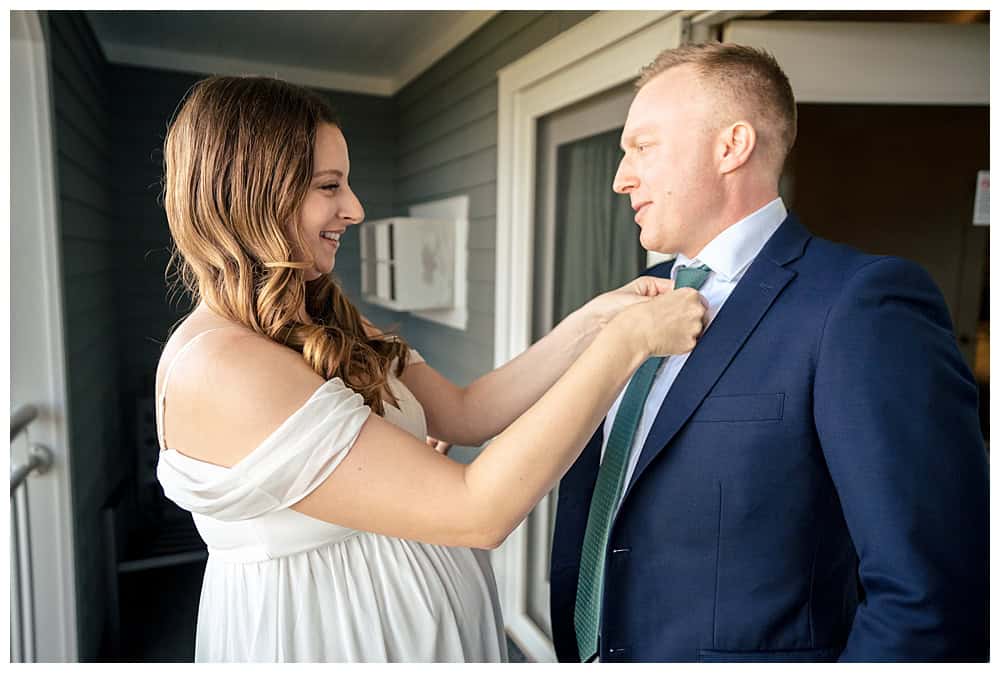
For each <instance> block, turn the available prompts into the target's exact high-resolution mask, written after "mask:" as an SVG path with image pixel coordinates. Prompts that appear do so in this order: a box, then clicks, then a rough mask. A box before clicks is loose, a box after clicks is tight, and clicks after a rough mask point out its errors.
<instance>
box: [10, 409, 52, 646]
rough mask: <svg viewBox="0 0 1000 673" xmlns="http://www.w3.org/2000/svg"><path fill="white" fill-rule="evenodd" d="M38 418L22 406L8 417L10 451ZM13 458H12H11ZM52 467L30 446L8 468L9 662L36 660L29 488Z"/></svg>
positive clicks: (47, 454)
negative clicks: (22, 458)
mask: <svg viewBox="0 0 1000 673" xmlns="http://www.w3.org/2000/svg"><path fill="white" fill-rule="evenodd" d="M36 418H38V409H37V407H35V406H34V405H30V404H28V405H25V406H23V407H20V408H18V409H16V410H15V411H14V412H13V413H12V414H11V415H10V441H11V447H12V448H13V446H14V440H15V439H17V438H18V437H19V436H20V435H21V434H22V433H23V432H24V431H25V429H27V427H28V426H29V425H30V424H31V422H32V421H34V420H35V419H36ZM12 457H13V456H12ZM51 466H52V452H51V451H50V450H49V449H47V448H46V447H44V446H42V445H41V444H37V443H34V442H29V448H28V462H27V463H25V464H24V465H18V466H17V467H15V466H14V465H13V461H12V464H11V468H10V565H11V567H10V598H11V600H10V660H11V661H12V662H18V663H21V662H31V661H34V660H35V610H34V584H33V583H32V577H31V528H30V524H29V517H28V485H27V483H25V482H26V480H27V478H28V476H29V475H31V473H32V472H36V473H38V474H44V473H45V472H47V471H48V469H49V468H50V467H51Z"/></svg>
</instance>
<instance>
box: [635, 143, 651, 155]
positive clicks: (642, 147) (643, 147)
mask: <svg viewBox="0 0 1000 673" xmlns="http://www.w3.org/2000/svg"><path fill="white" fill-rule="evenodd" d="M635 149H636V150H637V151H638V152H639V154H642V153H643V152H645V151H646V150H648V149H649V145H648V144H646V143H642V144H640V145H636V148H635Z"/></svg>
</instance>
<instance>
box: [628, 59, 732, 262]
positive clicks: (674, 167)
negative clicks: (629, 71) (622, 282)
mask: <svg viewBox="0 0 1000 673" xmlns="http://www.w3.org/2000/svg"><path fill="white" fill-rule="evenodd" d="M715 107H716V106H715V105H713V103H712V96H711V95H710V94H709V93H708V92H707V91H706V87H705V85H704V84H703V83H701V82H699V80H698V78H697V74H696V73H695V71H694V68H693V66H691V65H682V66H677V67H674V68H671V69H670V70H667V71H666V72H663V73H661V74H660V75H658V76H656V77H655V78H654V79H652V80H651V81H650V82H649V83H647V84H646V85H645V86H644V87H642V89H640V90H639V92H638V93H637V94H636V96H635V99H634V100H633V101H632V106H631V107H630V108H629V111H628V119H627V120H626V122H625V128H624V130H623V131H622V139H621V143H622V149H623V150H624V151H625V156H624V157H623V158H622V160H621V163H620V164H619V166H618V172H617V174H616V175H615V180H614V185H613V189H614V190H615V191H616V192H618V193H619V194H628V195H629V197H630V199H631V201H632V208H633V209H634V210H635V211H636V213H635V221H636V224H638V225H639V228H640V230H641V231H640V234H639V241H640V242H641V243H642V247H643V248H645V249H646V250H654V251H657V252H665V253H676V252H683V253H684V254H686V255H688V256H689V257H694V256H695V255H697V253H698V252H700V251H701V248H702V247H704V245H705V244H706V243H708V241H709V240H711V235H710V233H709V232H710V229H711V226H712V224H713V223H712V221H711V219H712V217H713V212H715V210H717V208H718V205H719V201H720V199H721V196H722V194H721V177H722V176H721V175H720V172H719V170H718V168H717V166H716V162H715V161H714V159H713V148H714V141H715V131H716V129H715V120H716V119H717V118H718V110H717V109H715ZM703 239H705V240H703Z"/></svg>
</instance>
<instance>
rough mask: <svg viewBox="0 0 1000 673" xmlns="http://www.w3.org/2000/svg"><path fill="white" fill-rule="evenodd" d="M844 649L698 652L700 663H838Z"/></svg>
mask: <svg viewBox="0 0 1000 673" xmlns="http://www.w3.org/2000/svg"><path fill="white" fill-rule="evenodd" d="M842 650H843V648H842V647H825V648H815V649H805V650H698V661H702V662H708V663H722V662H741V663H742V662H748V663H752V662H765V661H768V662H786V661H799V662H807V661H820V662H831V661H837V657H839V656H840V653H841V651H842Z"/></svg>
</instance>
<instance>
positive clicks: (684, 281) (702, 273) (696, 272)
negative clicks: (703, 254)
mask: <svg viewBox="0 0 1000 673" xmlns="http://www.w3.org/2000/svg"><path fill="white" fill-rule="evenodd" d="M710 273H712V270H711V269H709V268H708V266H707V265H706V264H702V265H701V266H682V267H681V268H679V269H677V278H676V279H675V280H674V289H675V290H679V289H681V288H682V287H693V288H694V289H696V290H700V289H701V286H702V285H704V284H705V279H706V278H708V274H710Z"/></svg>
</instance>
